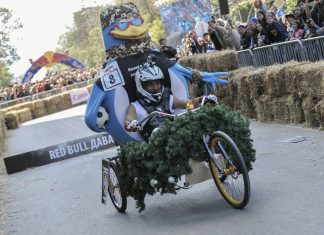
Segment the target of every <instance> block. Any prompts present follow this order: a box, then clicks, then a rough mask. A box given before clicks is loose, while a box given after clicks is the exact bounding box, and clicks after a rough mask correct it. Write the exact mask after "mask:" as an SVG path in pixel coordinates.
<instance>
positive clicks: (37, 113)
mask: <svg viewBox="0 0 324 235" xmlns="http://www.w3.org/2000/svg"><path fill="white" fill-rule="evenodd" d="M32 113H33V117H34V118H39V117H43V116H45V115H47V109H46V108H39V109H34V110H33V111H32Z"/></svg>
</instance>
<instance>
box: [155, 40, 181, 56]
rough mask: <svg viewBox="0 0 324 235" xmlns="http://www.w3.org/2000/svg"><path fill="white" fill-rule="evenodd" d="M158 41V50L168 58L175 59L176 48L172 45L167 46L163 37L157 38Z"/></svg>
mask: <svg viewBox="0 0 324 235" xmlns="http://www.w3.org/2000/svg"><path fill="white" fill-rule="evenodd" d="M159 43H160V51H161V52H162V53H164V54H165V55H166V56H167V57H168V58H169V59H173V60H175V59H176V55H177V49H175V48H174V47H172V46H168V45H167V43H166V40H165V38H161V39H160V40H159Z"/></svg>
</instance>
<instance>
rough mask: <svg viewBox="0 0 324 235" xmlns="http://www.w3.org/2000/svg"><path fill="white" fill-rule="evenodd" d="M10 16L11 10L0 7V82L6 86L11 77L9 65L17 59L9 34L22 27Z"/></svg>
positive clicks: (17, 20)
mask: <svg viewBox="0 0 324 235" xmlns="http://www.w3.org/2000/svg"><path fill="white" fill-rule="evenodd" d="M12 17H13V15H12V11H11V10H9V9H7V8H3V7H0V83H1V85H3V86H7V85H8V84H9V81H10V78H12V74H10V73H9V69H8V68H9V66H10V65H11V64H12V63H14V62H15V61H17V60H19V56H18V54H17V51H16V48H15V47H13V46H12V45H10V34H11V33H12V32H13V31H15V30H17V29H20V28H22V24H21V23H20V21H19V19H15V20H14V19H13V18H12Z"/></svg>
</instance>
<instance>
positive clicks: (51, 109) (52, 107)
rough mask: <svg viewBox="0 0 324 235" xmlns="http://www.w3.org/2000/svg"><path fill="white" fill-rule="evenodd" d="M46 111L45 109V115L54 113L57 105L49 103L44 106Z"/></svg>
mask: <svg viewBox="0 0 324 235" xmlns="http://www.w3.org/2000/svg"><path fill="white" fill-rule="evenodd" d="M46 109H47V114H52V113H56V112H57V111H58V109H57V105H56V104H51V103H48V104H47V105H46Z"/></svg>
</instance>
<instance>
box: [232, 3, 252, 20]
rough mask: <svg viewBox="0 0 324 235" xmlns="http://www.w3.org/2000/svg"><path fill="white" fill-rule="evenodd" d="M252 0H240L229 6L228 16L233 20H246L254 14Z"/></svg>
mask: <svg viewBox="0 0 324 235" xmlns="http://www.w3.org/2000/svg"><path fill="white" fill-rule="evenodd" d="M252 4H253V1H244V2H240V3H238V4H236V5H234V6H232V7H231V8H230V16H231V18H232V19H233V20H234V22H235V21H240V22H247V21H248V20H249V18H251V17H253V16H254V14H255V13H254V8H253V5H252Z"/></svg>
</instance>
